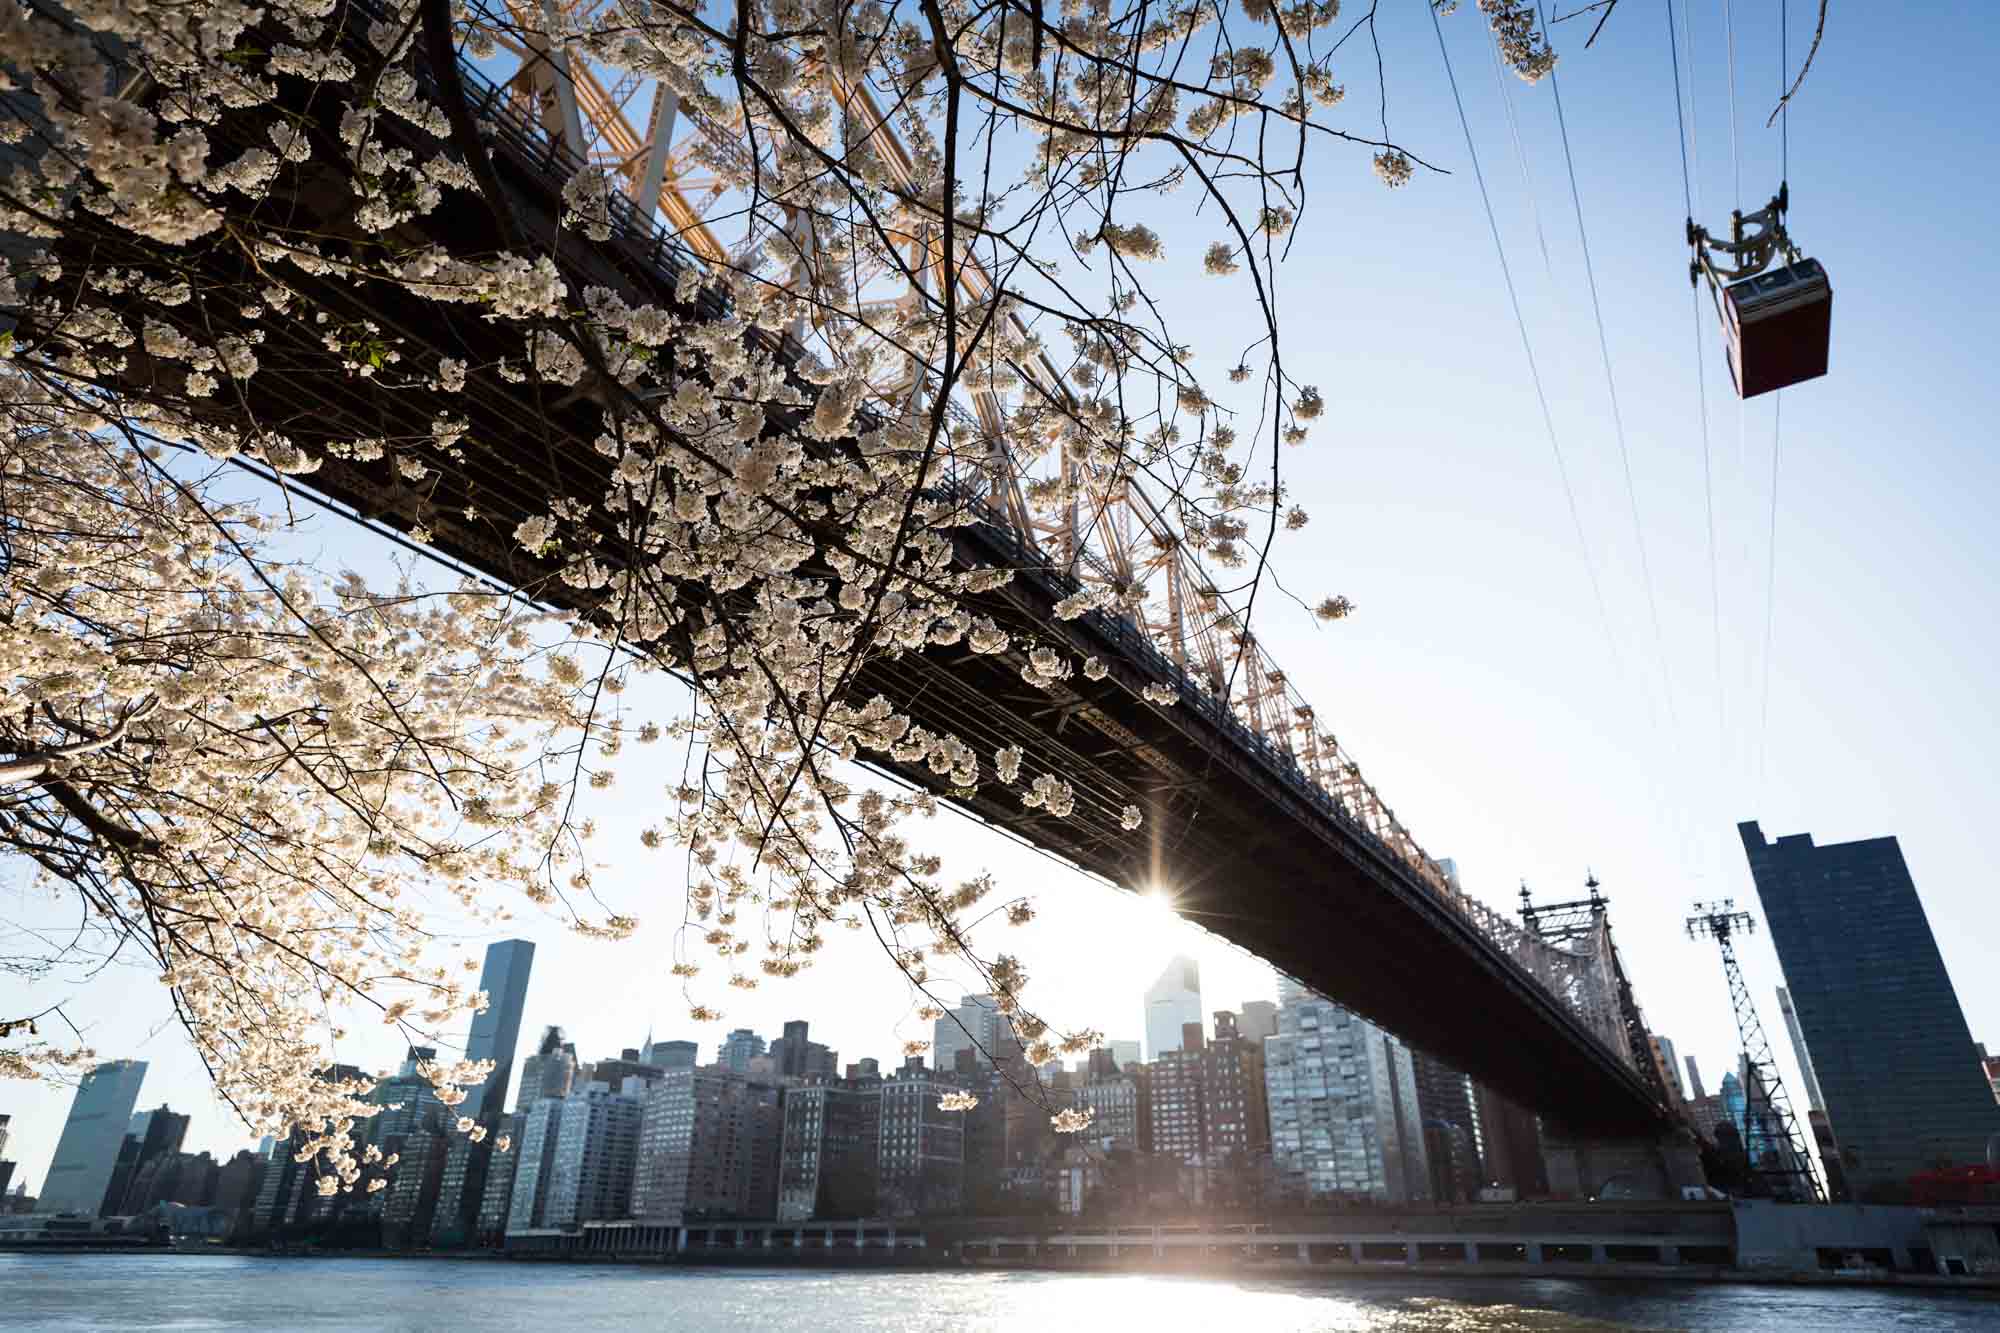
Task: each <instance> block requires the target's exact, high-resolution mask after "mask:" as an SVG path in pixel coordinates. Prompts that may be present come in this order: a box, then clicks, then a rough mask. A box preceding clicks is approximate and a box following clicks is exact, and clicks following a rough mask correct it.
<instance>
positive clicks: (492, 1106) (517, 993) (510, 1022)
mask: <svg viewBox="0 0 2000 1333" xmlns="http://www.w3.org/2000/svg"><path fill="white" fill-rule="evenodd" d="M534 965H535V946H534V944H533V943H532V942H530V941H528V940H501V941H500V942H499V943H497V944H490V945H488V946H487V947H486V966H485V968H484V970H482V971H481V972H480V974H479V989H481V990H483V991H485V992H486V1011H485V1012H484V1013H480V1014H474V1015H473V1017H472V1033H471V1035H470V1036H469V1037H467V1038H466V1042H465V1058H466V1059H468V1060H491V1061H492V1062H493V1072H492V1073H491V1074H490V1075H488V1076H487V1079H486V1082H484V1083H482V1084H480V1085H479V1086H478V1087H476V1088H472V1089H470V1090H469V1091H468V1092H467V1095H466V1098H465V1101H464V1102H463V1103H461V1104H460V1106H459V1108H458V1111H459V1114H460V1115H467V1116H471V1117H472V1118H473V1119H474V1120H478V1119H481V1118H482V1115H484V1116H486V1118H492V1119H497V1118H498V1117H499V1115H500V1113H501V1112H502V1111H503V1110H505V1109H506V1107H507V1083H508V1080H509V1079H510V1078H511V1077H512V1075H513V1073H514V1047H515V1045H516V1044H517V1043H519V1041H520V1040H521V1010H522V1009H524V1008H525V1007H526V1006H527V1003H528V973H529V971H530V970H531V969H532V968H533V967H534Z"/></svg>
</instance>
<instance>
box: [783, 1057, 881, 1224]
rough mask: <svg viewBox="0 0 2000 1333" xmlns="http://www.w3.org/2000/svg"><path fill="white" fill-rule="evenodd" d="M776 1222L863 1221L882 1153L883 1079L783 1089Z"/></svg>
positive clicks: (870, 1204)
mask: <svg viewBox="0 0 2000 1333" xmlns="http://www.w3.org/2000/svg"><path fill="white" fill-rule="evenodd" d="M784 1122H785V1128H784V1146H783V1150H782V1152H781V1154H780V1157H779V1170H778V1220H779V1221H781V1222H803V1221H806V1220H807V1219H810V1218H815V1217H818V1218H851V1217H868V1216H870V1215H871V1214H873V1213H874V1211H875V1176H876V1173H877V1171H878V1169H879V1165H880V1157H881V1151H882V1081H881V1080H880V1079H872V1080H869V1081H867V1082H859V1083H850V1082H839V1083H813V1084H808V1085H806V1086H804V1087H796V1088H787V1089H785V1096H784Z"/></svg>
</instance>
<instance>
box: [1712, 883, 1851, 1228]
mask: <svg viewBox="0 0 2000 1333" xmlns="http://www.w3.org/2000/svg"><path fill="white" fill-rule="evenodd" d="M1756 929H1757V919H1756V918H1755V917H1753V916H1751V915H1750V914H1749V913H1748V912H1744V911H1739V910H1738V909H1737V907H1736V903H1735V902H1734V900H1732V899H1729V898H1723V899H1719V900H1718V901H1715V902H1709V903H1696V904H1695V905H1694V914H1693V915H1692V916H1690V917H1688V919H1687V933H1688V938H1689V939H1691V940H1698V939H1701V938H1703V937H1704V936H1705V937H1707V938H1709V939H1712V940H1714V941H1715V944H1716V947H1717V948H1718V949H1719V950H1721V952H1722V973H1723V976H1724V977H1725V978H1727V980H1728V982H1729V1004H1730V1007H1731V1008H1732V1009H1734V1010H1735V1011H1736V1035H1737V1038H1738V1040H1739V1041H1740V1042H1741V1044H1742V1048H1743V1126H1742V1128H1743V1148H1744V1151H1745V1153H1747V1154H1748V1156H1749V1158H1750V1170H1751V1172H1752V1173H1753V1174H1754V1175H1755V1176H1756V1177H1757V1179H1758V1180H1760V1181H1762V1182H1763V1183H1764V1185H1765V1186H1766V1187H1767V1188H1768V1189H1769V1190H1770V1192H1771V1197H1772V1198H1774V1199H1780V1200H1784V1201H1787V1202H1791V1203H1824V1202H1825V1201H1826V1200H1825V1196H1824V1195H1822V1194H1821V1193H1820V1188H1819V1177H1818V1176H1816V1175H1814V1174H1813V1169H1812V1159H1811V1158H1810V1157H1808V1156H1806V1149H1805V1138H1804V1136H1803V1135H1801V1134H1800V1133H1799V1122H1798V1120H1797V1118H1796V1117H1795V1116H1793V1114H1792V1100H1791V1098H1790V1097H1789V1096H1788V1095H1787V1094H1786V1092H1785V1085H1784V1082H1783V1080H1781V1079H1780V1078H1779V1077H1778V1062H1777V1061H1776V1060H1775V1059H1774V1058H1773V1057H1772V1054H1771V1043H1770V1040H1769V1039H1768V1038H1766V1037H1765V1036H1764V1024H1763V1023H1762V1022H1761V1021H1760V1020H1759V1019H1758V1017H1757V1005H1756V1003H1755V1001H1753V1000H1752V999H1751V998H1750V987H1749V986H1748V985H1747V984H1745V982H1744V980H1743V968H1742V966H1741V965H1740V964H1739V963H1738V962H1737V961H1736V945H1735V942H1734V941H1735V936H1736V934H1737V933H1738V932H1739V931H1740V932H1742V933H1744V934H1746V935H1747V934H1751V933H1753V932H1755V930H1756ZM1760 1149H1761V1151H1760Z"/></svg>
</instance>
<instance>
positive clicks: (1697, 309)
mask: <svg viewBox="0 0 2000 1333" xmlns="http://www.w3.org/2000/svg"><path fill="white" fill-rule="evenodd" d="M1690 3H1692V0H1690ZM1667 54H1668V56H1669V57H1670V58H1671V59H1672V62H1673V68H1674V121H1675V124H1676V126H1677V127H1678V129H1679V131H1680V146H1681V201H1682V202H1683V203H1684V204H1685V205H1686V206H1687V215H1688V222H1689V224H1690V225H1692V224H1693V221H1694V216H1695V206H1694V179H1693V173H1692V172H1691V171H1690V170H1689V167H1688V125H1687V115H1686V107H1685V105H1684V103H1683V100H1682V97H1681V55H1680V46H1679V36H1678V34H1677V33H1676V32H1675V29H1674V0H1667ZM1690 65H1692V58H1691V57H1690ZM1688 74H1689V77H1690V79H1692V77H1693V74H1694V70H1693V69H1692V67H1690V68H1689V70H1688ZM1688 308H1689V310H1690V311H1692V313H1693V317H1694V382H1695V394H1696V402H1697V405H1698V407H1699V410H1700V413H1701V493H1702V503H1703V505H1704V507H1705V508H1706V509H1707V512H1708V608H1709V625H1710V628H1711V630H1712V632H1713V633H1712V637H1713V639H1714V643H1715V733H1716V734H1715V740H1716V755H1717V759H1718V761H1719V760H1720V758H1721V756H1722V755H1723V754H1724V753H1726V751H1727V749H1728V746H1729V715H1728V712H1727V709H1726V708H1725V706H1724V698H1725V690H1724V686H1723V679H1722V577H1721V573H1720V571H1719V569H1718V565H1719V561H1718V560H1717V557H1716V552H1715V462H1714V456H1713V455H1714V449H1713V444H1712V442H1711V441H1710V439H1709V433H1708V364H1707V361H1706V353H1705V344H1704V342H1703V339H1702V334H1701V290H1700V289H1699V288H1697V287H1692V286H1690V287H1689V289H1688Z"/></svg>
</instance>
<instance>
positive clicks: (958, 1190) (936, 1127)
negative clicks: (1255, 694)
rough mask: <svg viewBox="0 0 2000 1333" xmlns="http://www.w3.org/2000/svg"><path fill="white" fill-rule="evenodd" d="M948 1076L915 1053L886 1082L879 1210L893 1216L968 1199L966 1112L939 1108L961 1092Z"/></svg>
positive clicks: (937, 1208) (949, 1209)
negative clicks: (941, 1101) (948, 1097)
mask: <svg viewBox="0 0 2000 1333" xmlns="http://www.w3.org/2000/svg"><path fill="white" fill-rule="evenodd" d="M959 1090H960V1089H959V1088H958V1085H957V1084H956V1083H954V1082H952V1080H951V1076H950V1075H948V1074H940V1073H937V1072H934V1071H932V1070H929V1069H926V1068H924V1061H923V1057H922V1056H911V1057H910V1058H909V1059H908V1060H906V1061H905V1062H904V1064H903V1067H902V1068H901V1069H898V1070H897V1071H896V1072H895V1073H894V1074H891V1075H890V1076H889V1077H888V1078H887V1079H884V1080H883V1082H882V1116H881V1131H882V1138H881V1149H880V1158H879V1160H880V1163H881V1167H880V1176H879V1182H880V1183H879V1188H878V1193H877V1196H876V1208H877V1209H878V1211H880V1212H882V1213H883V1214H885V1215H887V1216H890V1217H911V1216H915V1215H917V1214H920V1213H935V1212H952V1211H954V1210H956V1209H957V1208H959V1207H960V1205H961V1204H962V1202H963V1201H964V1198H965V1148H966V1144H965V1137H966V1132H965V1131H966V1125H965V1121H966V1113H965V1112H964V1111H945V1110H940V1109H939V1107H938V1101H939V1099H940V1098H942V1097H943V1096H944V1094H946V1093H948V1092H956V1091H959Z"/></svg>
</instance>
